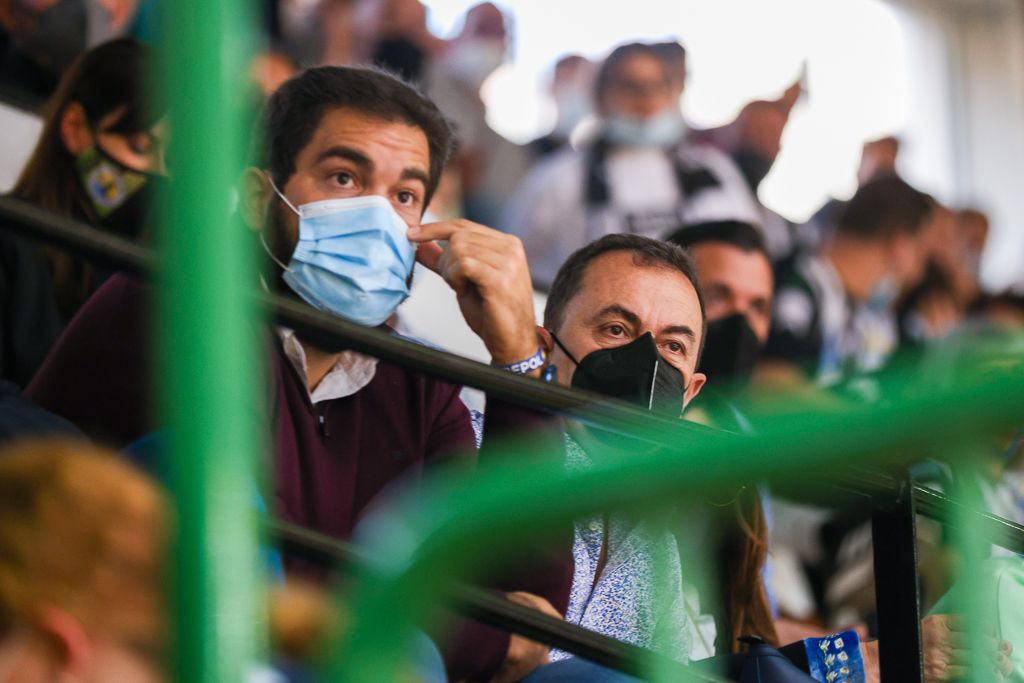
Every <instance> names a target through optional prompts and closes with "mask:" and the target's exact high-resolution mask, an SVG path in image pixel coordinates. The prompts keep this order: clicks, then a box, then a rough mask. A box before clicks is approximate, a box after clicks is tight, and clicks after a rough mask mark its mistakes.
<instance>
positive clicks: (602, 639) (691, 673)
mask: <svg viewBox="0 0 1024 683" xmlns="http://www.w3.org/2000/svg"><path fill="white" fill-rule="evenodd" d="M265 529H266V531H267V533H268V534H269V535H270V536H271V537H272V538H273V539H274V540H276V541H277V542H278V543H279V544H280V546H281V548H282V549H285V550H288V551H290V552H295V553H297V554H299V555H301V556H302V557H304V558H305V559H308V560H311V561H313V562H316V563H318V564H321V565H322V566H331V567H337V568H339V569H341V570H343V571H345V570H351V569H354V568H355V567H356V566H357V565H360V564H363V563H365V562H367V558H366V557H365V556H364V555H362V554H361V553H359V552H358V551H357V550H356V549H355V548H353V547H352V546H351V545H349V544H348V543H345V542H343V541H339V540H337V539H335V538H333V537H331V536H327V535H326V534H322V533H319V532H317V531H313V530H312V529H307V528H305V527H301V526H298V525H296V524H291V523H289V522H285V521H283V520H280V519H274V518H268V519H267V520H266V522H265ZM445 602H446V604H447V605H448V606H449V607H450V608H451V609H453V610H454V611H455V612H457V613H459V614H461V615H463V616H465V617H468V618H470V619H473V620H475V621H479V622H481V623H484V624H487V625H488V626H493V627H495V628H498V629H501V630H503V631H508V632H509V633H517V634H519V635H522V636H526V637H527V638H529V639H531V640H535V641H537V642H539V643H543V644H544V645H547V646H549V647H553V648H558V649H560V650H565V651H566V652H570V653H572V654H574V655H577V656H579V657H583V658H584V659H587V660H590V661H592V662H594V663H596V664H600V665H602V666H606V667H608V668H610V669H615V670H617V671H622V672H624V673H628V674H631V675H637V676H642V675H643V674H644V672H645V671H647V670H648V669H649V667H650V661H651V658H652V657H658V655H655V654H653V653H651V652H649V651H647V650H644V649H643V648H640V647H637V646H635V645H631V644H629V643H624V642H622V641H620V640H616V639H614V638H609V637H608V636H605V635H602V634H600V633H596V632H594V631H590V630H587V629H585V628H582V627H580V626H577V625H575V624H571V623H569V622H567V621H563V620H561V619H556V618H554V617H550V616H548V615H546V614H542V613H541V612H538V611H536V610H533V609H530V608H529V607H525V606H523V605H518V604H516V603H514V602H510V601H508V600H506V599H504V598H501V597H499V596H497V595H494V594H492V593H489V592H487V591H484V590H481V589H479V588H474V587H472V586H467V585H456V586H455V587H454V588H452V589H451V590H450V591H449V593H448V595H447V598H446V600H445ZM664 665H666V666H671V667H672V668H673V669H674V670H675V671H676V673H677V674H678V675H679V676H680V680H689V681H705V682H709V683H715V682H719V681H723V679H721V678H718V677H715V676H712V675H710V674H707V673H705V672H701V671H696V670H694V669H693V668H692V667H686V666H683V665H682V664H678V663H675V662H668V663H665V664H664Z"/></svg>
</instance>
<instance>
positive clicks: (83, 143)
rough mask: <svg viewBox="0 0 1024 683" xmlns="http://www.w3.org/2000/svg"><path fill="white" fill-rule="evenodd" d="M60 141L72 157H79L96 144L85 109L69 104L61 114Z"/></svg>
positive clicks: (79, 105) (76, 103)
mask: <svg viewBox="0 0 1024 683" xmlns="http://www.w3.org/2000/svg"><path fill="white" fill-rule="evenodd" d="M60 141H61V142H63V143H64V149H66V150H67V151H68V152H69V153H70V154H71V155H72V156H78V155H79V154H81V153H82V152H84V151H85V150H87V149H89V147H90V146H92V144H93V143H94V140H93V139H92V131H91V130H89V119H88V118H87V117H86V115H85V107H83V106H82V105H81V104H80V103H78V102H69V103H68V104H67V106H66V107H64V110H63V111H62V112H61V113H60Z"/></svg>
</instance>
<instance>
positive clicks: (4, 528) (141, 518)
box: [0, 440, 168, 647]
mask: <svg viewBox="0 0 1024 683" xmlns="http://www.w3.org/2000/svg"><path fill="white" fill-rule="evenodd" d="M166 514H167V511H166V508H165V502H164V499H163V497H162V495H161V493H160V492H159V490H158V489H157V487H156V485H155V484H153V483H152V482H151V481H150V480H149V479H148V478H147V477H145V476H144V475H143V474H141V473H140V472H138V471H136V470H135V469H134V468H133V467H132V466H131V465H129V464H128V463H126V462H124V461H123V460H121V459H120V458H118V457H117V456H116V455H115V454H113V453H109V452H107V451H105V450H102V449H99V448H95V447H93V446H89V445H87V444H85V443H80V442H74V441H61V440H38V441H29V442H22V443H20V444H17V445H14V446H11V447H9V448H7V449H6V450H4V451H3V452H0V636H3V635H5V634H6V632H8V631H9V630H10V629H11V628H13V627H14V626H15V625H17V624H23V625H28V626H31V625H32V623H33V620H34V619H35V618H36V617H37V614H38V610H39V609H40V608H41V607H43V606H53V607H56V608H59V609H61V610H63V611H66V612H67V613H69V614H70V615H72V616H73V617H74V618H75V619H77V620H78V621H79V622H80V623H81V624H82V625H83V627H84V628H86V629H100V630H102V631H104V632H105V633H108V634H110V635H111V636H113V637H117V638H121V639H124V640H125V641H126V642H129V643H132V644H136V645H143V644H145V645H152V646H153V647H156V646H158V644H159V643H160V642H161V641H162V640H163V638H162V634H163V619H162V616H163V608H162V601H161V597H160V596H161V595H162V583H163V577H162V573H161V571H160V567H161V566H162V564H163V560H164V549H165V544H166V542H167V535H168V534H167V532H168V518H167V516H166Z"/></svg>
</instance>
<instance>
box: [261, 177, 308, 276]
mask: <svg viewBox="0 0 1024 683" xmlns="http://www.w3.org/2000/svg"><path fill="white" fill-rule="evenodd" d="M264 175H265V176H266V178H267V182H268V183H270V187H271V188H272V189H273V190H274V193H275V194H276V195H277V196H278V197H280V198H281V201H283V202H284V203H285V204H287V205H288V208H289V209H291V210H292V211H294V212H295V215H297V216H299V217H300V218H301V217H302V214H301V213H300V212H299V210H298V209H296V208H295V205H294V204H292V203H291V202H290V201H288V198H287V197H285V196H284V193H282V192H281V190H279V189H277V185H276V184H275V183H274V179H273V178H271V177H270V174H269V173H267V174H264ZM260 244H262V245H263V251H265V252H267V256H269V257H270V260H271V261H273V262H274V263H276V264H277V265H278V267H280V268H281V270H283V271H285V272H286V273H290V272H291V271H292V269H291V268H289V267H288V266H286V265H285V264H283V263H281V261H280V259H278V258H277V257H276V256H274V252H273V251H271V250H270V246H269V245H267V240H266V239H265V238H264V237H263V231H262V230H260ZM264 284H266V283H264Z"/></svg>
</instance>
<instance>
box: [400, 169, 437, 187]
mask: <svg viewBox="0 0 1024 683" xmlns="http://www.w3.org/2000/svg"><path fill="white" fill-rule="evenodd" d="M401 179H402V180H418V181H420V182H421V183H423V187H426V186H427V185H429V184H430V176H429V175H427V172H426V171H424V170H423V169H422V168H416V167H415V166H409V167H407V168H405V169H404V170H403V171H402V176H401Z"/></svg>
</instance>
